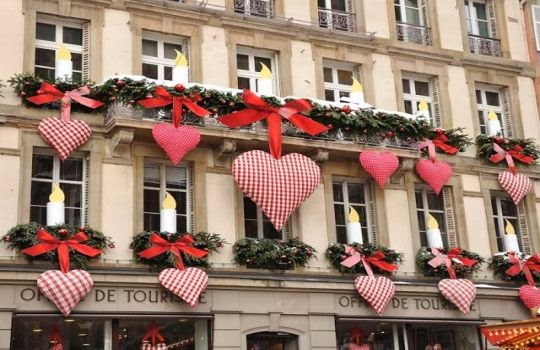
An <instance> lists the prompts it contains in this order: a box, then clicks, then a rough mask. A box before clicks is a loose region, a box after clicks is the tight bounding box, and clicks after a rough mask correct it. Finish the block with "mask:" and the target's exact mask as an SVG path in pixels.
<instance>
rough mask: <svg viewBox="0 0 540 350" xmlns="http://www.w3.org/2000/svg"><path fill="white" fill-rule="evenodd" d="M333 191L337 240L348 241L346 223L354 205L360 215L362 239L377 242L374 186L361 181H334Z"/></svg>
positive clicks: (340, 241)
mask: <svg viewBox="0 0 540 350" xmlns="http://www.w3.org/2000/svg"><path fill="white" fill-rule="evenodd" d="M332 191H333V193H334V218H335V222H336V241H337V242H338V243H347V229H346V224H347V219H348V216H349V210H350V207H353V208H354V210H356V211H357V212H358V214H359V216H360V226H361V227H362V240H363V241H364V242H370V243H377V242H376V222H375V221H376V218H375V205H374V198H375V194H374V189H373V186H372V185H368V184H366V183H360V182H350V181H334V182H333V185H332Z"/></svg>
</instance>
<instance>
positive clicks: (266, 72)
mask: <svg viewBox="0 0 540 350" xmlns="http://www.w3.org/2000/svg"><path fill="white" fill-rule="evenodd" d="M261 67H262V68H261V72H260V73H259V74H260V78H261V79H272V72H271V71H270V68H268V67H267V66H266V65H265V64H264V63H262V62H261Z"/></svg>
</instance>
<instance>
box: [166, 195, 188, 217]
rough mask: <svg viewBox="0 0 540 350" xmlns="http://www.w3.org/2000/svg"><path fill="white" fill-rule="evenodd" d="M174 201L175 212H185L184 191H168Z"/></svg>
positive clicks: (185, 196) (185, 197)
mask: <svg viewBox="0 0 540 350" xmlns="http://www.w3.org/2000/svg"><path fill="white" fill-rule="evenodd" d="M169 193H170V194H171V196H172V197H173V198H174V200H175V201H176V212H177V213H178V214H187V204H188V203H187V195H186V192H176V191H171V192H169Z"/></svg>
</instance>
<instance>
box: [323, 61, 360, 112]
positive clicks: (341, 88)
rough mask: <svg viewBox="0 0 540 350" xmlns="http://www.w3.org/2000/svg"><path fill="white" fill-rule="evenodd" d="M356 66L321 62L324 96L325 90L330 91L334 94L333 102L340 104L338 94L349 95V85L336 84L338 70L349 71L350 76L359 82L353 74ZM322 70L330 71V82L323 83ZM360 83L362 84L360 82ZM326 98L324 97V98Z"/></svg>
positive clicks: (344, 63)
mask: <svg viewBox="0 0 540 350" xmlns="http://www.w3.org/2000/svg"><path fill="white" fill-rule="evenodd" d="M357 66H358V65H356V64H354V63H348V62H337V61H326V60H325V61H323V83H324V90H325V96H326V90H332V91H333V93H334V100H333V101H334V102H340V100H341V97H340V96H339V93H340V92H346V93H347V96H348V95H349V94H350V93H351V85H345V84H340V83H339V82H338V72H337V71H338V70H345V71H350V72H351V76H354V77H355V78H356V79H357V80H358V81H360V79H359V77H357V74H355V69H356V67H357ZM324 68H329V69H331V70H332V82H326V81H324ZM360 83H362V82H361V81H360ZM325 98H326V97H325Z"/></svg>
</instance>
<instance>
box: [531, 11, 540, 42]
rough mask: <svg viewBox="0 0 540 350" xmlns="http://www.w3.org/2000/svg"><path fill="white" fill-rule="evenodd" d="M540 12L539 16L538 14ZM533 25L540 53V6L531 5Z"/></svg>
mask: <svg viewBox="0 0 540 350" xmlns="http://www.w3.org/2000/svg"><path fill="white" fill-rule="evenodd" d="M536 11H538V16H537V14H536ZM531 15H532V24H533V29H534V38H535V40H534V41H535V43H536V51H540V28H539V27H540V5H531Z"/></svg>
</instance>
